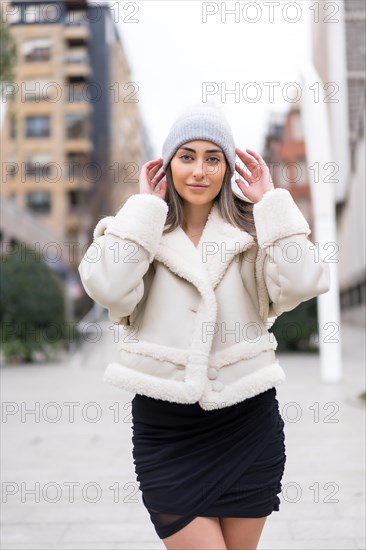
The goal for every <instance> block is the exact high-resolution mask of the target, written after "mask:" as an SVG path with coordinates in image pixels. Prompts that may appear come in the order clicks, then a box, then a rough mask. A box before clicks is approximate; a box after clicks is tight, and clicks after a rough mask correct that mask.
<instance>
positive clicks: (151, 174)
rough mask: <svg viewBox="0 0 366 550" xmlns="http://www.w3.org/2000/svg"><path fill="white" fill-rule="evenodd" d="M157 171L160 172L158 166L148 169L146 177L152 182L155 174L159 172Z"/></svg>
mask: <svg viewBox="0 0 366 550" xmlns="http://www.w3.org/2000/svg"><path fill="white" fill-rule="evenodd" d="M159 170H160V166H159V165H158V166H154V167H153V168H150V169H149V170H148V177H149V178H150V179H151V180H153V179H154V177H155V176H156V174H157V173H158V172H159Z"/></svg>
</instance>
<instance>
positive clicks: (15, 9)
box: [5, 5, 22, 25]
mask: <svg viewBox="0 0 366 550" xmlns="http://www.w3.org/2000/svg"><path fill="white" fill-rule="evenodd" d="M20 8H21V7H20V6H17V5H13V6H12V7H11V10H9V11H8V14H7V17H6V19H5V22H6V23H9V25H14V24H15V23H20V21H21V19H22V17H21V9H20ZM5 14H6V11H5Z"/></svg>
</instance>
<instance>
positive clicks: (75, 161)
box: [64, 153, 89, 182]
mask: <svg viewBox="0 0 366 550" xmlns="http://www.w3.org/2000/svg"><path fill="white" fill-rule="evenodd" d="M88 160H89V157H88V156H87V155H85V154H83V153H68V155H67V158H66V162H65V172H64V175H65V178H67V179H68V180H69V181H71V182H73V181H75V180H76V179H79V178H81V177H82V175H83V171H84V167H85V166H86V164H87V163H88Z"/></svg>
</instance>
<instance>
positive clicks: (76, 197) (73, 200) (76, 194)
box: [68, 189, 80, 212]
mask: <svg viewBox="0 0 366 550" xmlns="http://www.w3.org/2000/svg"><path fill="white" fill-rule="evenodd" d="M68 199H69V200H68V202H69V211H70V212H77V211H78V206H79V204H80V191H79V190H77V189H72V190H71V191H69V192H68Z"/></svg>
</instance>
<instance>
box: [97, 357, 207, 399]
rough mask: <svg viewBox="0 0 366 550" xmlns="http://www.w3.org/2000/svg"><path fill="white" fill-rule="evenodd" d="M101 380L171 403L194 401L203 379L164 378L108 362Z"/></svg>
mask: <svg viewBox="0 0 366 550" xmlns="http://www.w3.org/2000/svg"><path fill="white" fill-rule="evenodd" d="M103 381H104V382H107V383H108V384H112V385H113V386H117V387H119V388H122V389H124V390H126V391H130V392H132V393H139V394H141V395H148V396H150V397H154V398H155V399H163V400H166V401H170V402H172V403H182V404H190V403H196V402H197V401H198V399H199V397H200V395H201V394H202V390H203V383H204V380H203V378H202V380H201V383H200V384H195V382H194V380H190V381H187V380H185V381H184V382H183V381H176V380H166V379H164V378H158V377H156V376H151V375H150V374H146V373H141V372H138V371H136V370H133V369H131V368H129V367H125V366H123V365H121V364H120V363H116V362H112V363H110V364H109V365H108V366H107V368H106V370H105V372H104V375H103Z"/></svg>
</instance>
